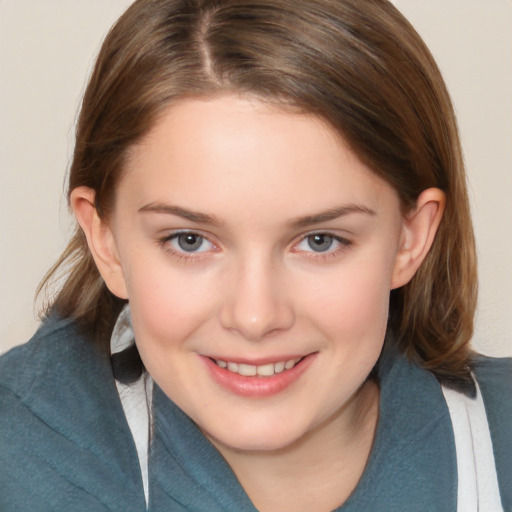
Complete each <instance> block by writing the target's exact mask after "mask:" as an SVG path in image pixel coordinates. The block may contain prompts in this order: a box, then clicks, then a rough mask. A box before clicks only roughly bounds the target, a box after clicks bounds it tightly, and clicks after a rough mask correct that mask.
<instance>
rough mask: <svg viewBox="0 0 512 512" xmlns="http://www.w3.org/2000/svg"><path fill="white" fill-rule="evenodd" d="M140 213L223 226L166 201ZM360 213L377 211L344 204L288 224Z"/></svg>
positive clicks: (306, 223)
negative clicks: (164, 215) (173, 216)
mask: <svg viewBox="0 0 512 512" xmlns="http://www.w3.org/2000/svg"><path fill="white" fill-rule="evenodd" d="M139 212H140V213H163V214H167V215H176V216H177V217H181V218H183V219H186V220H189V221H191V222H196V223H197V224H206V225H210V226H216V227H219V226H222V222H221V221H220V220H219V219H218V218H217V217H215V215H210V214H208V213H203V212H197V211H194V210H189V209H187V208H183V207H181V206H174V205H170V204H166V203H148V204H147V205H144V206H142V207H141V208H139ZM354 213H359V214H366V215H371V216H374V215H376V213H375V211H373V210H372V209H370V208H367V207H366V206H362V205H357V204H348V205H343V206H338V207H335V208H329V209H328V210H325V211H322V212H318V213H314V214H311V215H305V216H302V217H297V218H295V219H292V220H291V221H290V222H288V225H289V226H290V227H292V228H294V229H299V228H304V227H307V226H311V225H313V224H320V223H322V222H328V221H331V220H335V219H338V218H340V217H344V216H346V215H350V214H354Z"/></svg>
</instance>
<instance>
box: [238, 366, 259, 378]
mask: <svg viewBox="0 0 512 512" xmlns="http://www.w3.org/2000/svg"><path fill="white" fill-rule="evenodd" d="M238 373H239V374H240V375H243V376H244V377H254V376H255V375H256V366H253V365H251V364H239V365H238Z"/></svg>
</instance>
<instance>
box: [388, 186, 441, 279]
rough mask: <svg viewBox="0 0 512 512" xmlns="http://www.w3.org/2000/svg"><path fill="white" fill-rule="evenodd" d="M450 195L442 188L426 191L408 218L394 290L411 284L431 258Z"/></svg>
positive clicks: (404, 225)
mask: <svg viewBox="0 0 512 512" xmlns="http://www.w3.org/2000/svg"><path fill="white" fill-rule="evenodd" d="M445 203H446V196H445V194H444V192H443V191H442V190H440V189H438V188H429V189H426V190H424V191H423V192H422V193H421V194H420V195H419V197H418V200H417V202H416V207H415V208H414V209H413V210H411V211H410V212H409V213H407V215H405V217H404V222H403V229H402V237H401V239H400V246H399V248H398V252H397V256H396V259H395V266H394V269H393V277H392V282H391V289H395V288H400V287H401V286H404V285H405V284H407V283H408V282H409V281H410V280H411V279H412V278H413V276H414V274H415V273H416V271H417V270H418V269H419V268H420V266H421V264H422V262H423V260H424V259H425V256H426V255H427V253H428V251H429V250H430V247H431V246H432V242H433V241H434V237H435V234H436V232H437V229H438V227H439V224H440V223H441V219H442V217H443V212H444V207H445Z"/></svg>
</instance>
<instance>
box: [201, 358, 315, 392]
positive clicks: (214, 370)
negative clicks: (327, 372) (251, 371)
mask: <svg viewBox="0 0 512 512" xmlns="http://www.w3.org/2000/svg"><path fill="white" fill-rule="evenodd" d="M315 355H316V354H309V355H307V356H306V357H304V359H302V361H300V362H299V363H297V364H296V365H295V366H294V367H293V368H292V369H290V370H285V371H283V372H281V373H276V374H275V375H273V376H271V377H244V376H243V375H240V374H238V373H234V372H230V371H229V370H227V369H226V368H221V367H220V366H218V365H217V364H215V363H214V362H213V361H212V360H211V359H210V358H209V357H205V356H201V357H202V359H203V360H204V362H205V364H206V366H207V368H208V370H209V371H210V374H211V376H212V377H213V380H214V381H215V382H217V384H220V385H221V386H222V387H223V388H224V389H227V390H228V391H230V392H231V393H234V394H235V395H239V396H244V397H253V398H264V397H267V396H272V395H276V394H278V393H280V392H281V391H283V390H284V389H286V388H287V387H288V386H290V385H291V384H293V383H294V382H296V381H297V380H298V379H299V378H300V377H301V375H302V374H303V373H304V372H305V371H306V370H307V369H308V367H309V366H310V364H311V363H312V362H313V359H314V358H315Z"/></svg>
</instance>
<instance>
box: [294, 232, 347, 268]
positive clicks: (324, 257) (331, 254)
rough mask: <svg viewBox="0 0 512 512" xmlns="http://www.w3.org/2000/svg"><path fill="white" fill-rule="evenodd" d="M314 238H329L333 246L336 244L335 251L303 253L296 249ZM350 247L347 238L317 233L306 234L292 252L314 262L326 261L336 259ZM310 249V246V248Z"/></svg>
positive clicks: (327, 233)
mask: <svg viewBox="0 0 512 512" xmlns="http://www.w3.org/2000/svg"><path fill="white" fill-rule="evenodd" d="M315 236H322V237H329V238H330V239H331V240H332V242H333V243H334V244H337V247H336V248H335V249H332V248H330V247H329V248H328V249H327V250H325V251H314V250H311V251H304V250H301V249H296V248H297V247H298V246H299V245H300V244H302V243H308V240H310V239H311V238H312V237H315ZM351 245H352V241H350V240H348V239H347V238H343V237H341V236H338V235H335V234H333V233H329V232H328V231H327V232H325V231H317V232H313V233H307V234H306V235H304V236H303V237H302V238H301V239H300V241H299V242H298V243H297V244H295V245H294V247H293V249H292V250H293V252H296V253H297V252H300V253H303V255H304V257H306V258H308V259H311V260H314V261H318V260H320V261H328V260H331V259H333V258H336V257H338V256H339V255H340V254H341V253H343V252H345V251H346V250H347V249H349V248H350V246H351ZM310 247H311V246H310Z"/></svg>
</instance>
